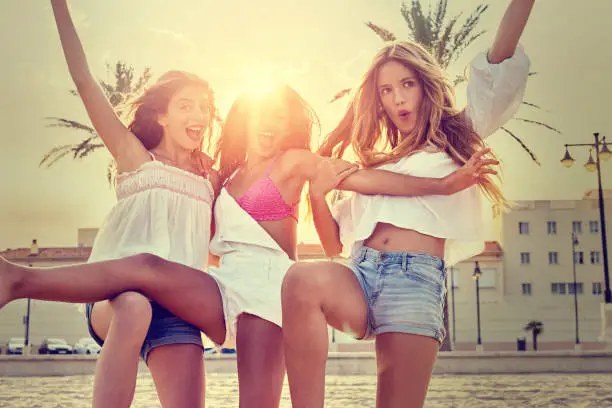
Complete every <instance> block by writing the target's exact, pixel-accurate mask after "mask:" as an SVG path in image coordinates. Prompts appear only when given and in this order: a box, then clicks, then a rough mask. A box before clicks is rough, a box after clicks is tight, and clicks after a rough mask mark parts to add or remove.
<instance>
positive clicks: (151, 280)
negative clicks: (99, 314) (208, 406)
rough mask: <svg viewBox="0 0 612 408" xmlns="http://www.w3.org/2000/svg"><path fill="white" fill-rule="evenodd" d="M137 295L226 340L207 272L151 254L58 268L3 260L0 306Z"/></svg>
mask: <svg viewBox="0 0 612 408" xmlns="http://www.w3.org/2000/svg"><path fill="white" fill-rule="evenodd" d="M126 291H136V292H140V293H142V294H144V295H145V296H147V297H148V298H150V299H153V300H155V301H156V302H157V303H159V304H160V305H161V306H162V307H164V308H165V309H167V310H168V311H169V312H170V313H172V314H174V315H175V316H178V317H179V318H181V319H183V320H185V321H186V322H189V323H191V324H193V325H194V326H197V327H199V328H200V329H201V330H202V331H203V332H204V333H206V334H207V335H208V337H209V338H210V339H211V340H212V341H214V342H215V343H218V344H221V343H223V341H224V340H225V322H224V317H223V303H222V300H221V293H220V292H219V287H218V286H217V282H216V281H215V280H214V279H213V278H212V277H211V276H210V275H208V274H206V273H204V272H202V271H199V270H197V269H193V268H190V267H188V266H184V265H181V264H177V263H174V262H170V261H166V260H164V259H161V258H159V257H157V256H154V255H150V254H141V255H135V256H131V257H127V258H123V259H118V260H112V261H104V262H94V263H89V264H81V265H73V266H60V267H54V268H26V267H22V266H19V265H14V264H10V263H9V262H7V261H6V260H5V259H3V258H0V307H1V306H3V305H4V304H6V303H8V302H10V301H12V300H15V299H21V298H28V297H29V298H31V299H40V300H52V301H60V302H71V303H86V302H97V301H101V300H105V299H111V298H113V297H114V296H116V295H118V294H119V293H122V292H126Z"/></svg>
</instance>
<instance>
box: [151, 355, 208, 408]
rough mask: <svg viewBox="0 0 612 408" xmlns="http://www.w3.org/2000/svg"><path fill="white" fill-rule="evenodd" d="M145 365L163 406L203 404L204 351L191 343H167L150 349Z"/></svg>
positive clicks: (176, 407)
mask: <svg viewBox="0 0 612 408" xmlns="http://www.w3.org/2000/svg"><path fill="white" fill-rule="evenodd" d="M147 366H148V367H149V370H150V371H151V376H152V377H153V381H154V382H155V388H156V389H157V395H158V397H159V401H160V402H161V406H162V407H163V408H183V407H190V408H191V407H193V408H203V407H204V389H205V375H204V355H203V352H202V347H200V346H198V345H195V344H167V345H163V346H160V347H156V348H155V349H153V350H151V352H150V353H149V356H148V359H147Z"/></svg>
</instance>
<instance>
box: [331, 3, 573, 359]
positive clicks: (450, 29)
mask: <svg viewBox="0 0 612 408" xmlns="http://www.w3.org/2000/svg"><path fill="white" fill-rule="evenodd" d="M447 5H448V0H439V1H438V3H437V5H436V6H435V7H433V8H432V6H431V4H430V6H429V8H428V10H427V14H425V13H424V12H423V7H422V6H421V2H420V0H410V2H409V3H402V6H401V8H400V11H401V13H402V17H403V18H404V20H405V21H406V25H407V26H408V38H409V39H410V40H412V41H416V42H418V43H420V44H422V45H423V46H424V47H425V48H426V49H427V50H429V52H431V54H432V55H434V56H435V57H436V59H437V60H438V62H439V63H440V65H441V66H442V68H444V69H447V68H448V67H449V66H450V65H451V64H452V63H453V62H455V61H457V59H458V58H459V57H460V56H461V55H462V53H463V52H464V51H465V50H466V49H467V48H468V47H469V46H470V45H471V44H472V43H473V42H474V41H475V40H476V39H478V38H479V37H480V36H482V35H483V34H484V33H486V31H485V30H478V24H479V23H480V18H481V17H482V15H483V14H484V13H485V12H486V11H487V9H488V7H489V6H488V5H485V4H481V5H479V6H478V7H476V8H475V9H474V10H473V11H472V13H471V14H470V15H468V16H467V17H466V18H465V19H464V21H463V22H462V24H461V25H458V24H459V20H460V19H461V18H462V16H463V13H459V14H457V15H456V16H454V17H450V18H447ZM366 26H367V27H368V28H370V29H371V30H372V31H373V32H374V33H375V34H376V35H377V36H378V37H380V39H381V40H383V41H395V40H396V39H397V37H396V35H395V34H393V33H392V32H391V31H389V30H387V29H386V28H384V27H381V26H380V25H377V24H375V23H373V22H371V21H368V22H367V23H366ZM533 75H535V73H534V72H532V73H530V74H529V76H533ZM465 81H467V78H466V77H465V75H459V76H457V77H456V78H455V80H454V81H453V83H454V85H455V86H457V85H460V84H461V83H463V82H465ZM350 92H351V89H350V88H347V89H343V90H341V91H340V92H338V93H337V94H336V95H334V97H333V98H332V99H331V101H330V103H331V102H335V101H337V100H338V99H341V98H343V97H344V96H346V95H348V94H349V93H350ZM522 104H523V105H524V106H525V107H526V108H528V109H531V110H535V111H538V110H541V108H540V107H539V106H538V105H536V104H534V103H531V102H526V101H523V102H522ZM512 120H513V121H515V122H523V123H528V124H531V125H534V126H540V127H543V128H545V129H547V130H550V131H553V132H556V133H558V134H561V132H560V131H559V130H558V129H556V128H554V127H553V126H551V125H548V124H546V123H543V122H540V121H537V120H534V119H529V118H524V117H514V118H513V119H512ZM501 130H503V131H504V132H505V133H506V134H507V135H509V136H510V137H512V138H513V139H514V140H515V141H516V142H518V143H519V144H520V145H521V147H522V148H523V149H524V150H525V152H527V154H528V155H529V156H530V157H531V159H532V160H533V161H534V162H535V163H536V164H538V165H540V162H539V160H538V158H537V157H536V155H535V153H533V152H532V151H531V150H530V149H529V148H528V147H527V145H526V144H525V143H524V142H523V141H522V140H521V139H520V138H519V137H518V136H517V135H516V133H515V132H514V131H513V130H511V129H509V128H508V127H507V126H503V127H502V128H501ZM447 303H448V300H446V301H445V304H444V327H445V329H446V333H449V331H448V304H447ZM451 349H452V346H451V342H450V336H446V338H445V339H444V342H443V343H442V345H441V347H440V350H441V351H450V350H451Z"/></svg>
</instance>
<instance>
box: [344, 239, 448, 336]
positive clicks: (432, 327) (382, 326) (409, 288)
mask: <svg viewBox="0 0 612 408" xmlns="http://www.w3.org/2000/svg"><path fill="white" fill-rule="evenodd" d="M347 266H348V267H349V268H350V269H351V270H352V271H353V272H354V273H355V276H356V277H357V279H358V280H359V283H360V284H361V288H362V289H363V293H364V294H365V297H366V300H367V302H368V327H367V330H366V334H365V336H364V337H363V339H371V338H374V337H375V336H376V335H378V334H382V333H409V334H416V335H421V336H427V337H432V338H434V339H436V340H437V341H438V342H440V343H441V342H442V340H443V339H444V337H445V336H446V333H445V331H444V319H443V309H444V298H445V296H446V285H445V279H446V272H445V267H444V260H442V259H440V258H438V257H435V256H431V255H427V254H421V253H409V252H381V251H377V250H375V249H372V248H368V247H365V246H361V247H359V248H356V249H355V251H354V252H353V254H352V255H351V258H350V260H349V263H348V264H347Z"/></svg>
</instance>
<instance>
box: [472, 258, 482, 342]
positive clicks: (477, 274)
mask: <svg viewBox="0 0 612 408" xmlns="http://www.w3.org/2000/svg"><path fill="white" fill-rule="evenodd" d="M480 275H482V273H481V271H480V266H479V265H478V261H476V263H475V265H474V273H473V274H472V278H474V281H476V323H477V325H478V341H477V343H476V344H477V345H476V350H477V351H482V338H481V337H480V283H479V281H480Z"/></svg>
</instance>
